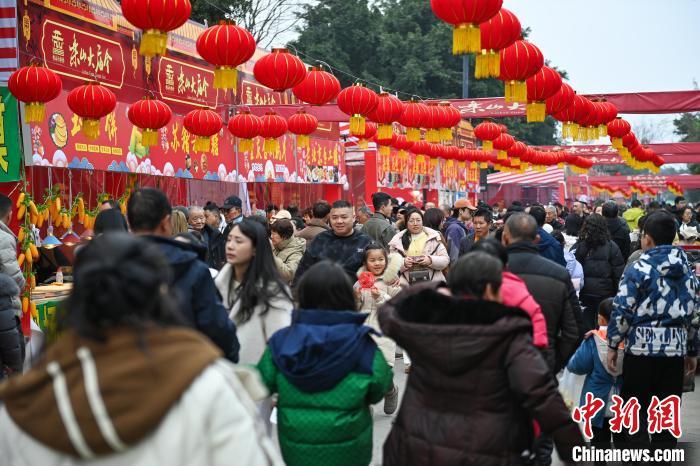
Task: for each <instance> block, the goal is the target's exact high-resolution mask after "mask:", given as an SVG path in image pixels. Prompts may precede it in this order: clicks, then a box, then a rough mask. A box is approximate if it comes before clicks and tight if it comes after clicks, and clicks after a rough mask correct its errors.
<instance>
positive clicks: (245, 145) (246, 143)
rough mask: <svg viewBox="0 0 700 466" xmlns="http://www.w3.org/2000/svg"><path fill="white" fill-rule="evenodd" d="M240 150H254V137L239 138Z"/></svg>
mask: <svg viewBox="0 0 700 466" xmlns="http://www.w3.org/2000/svg"><path fill="white" fill-rule="evenodd" d="M238 150H239V151H241V152H250V151H252V150H253V140H252V139H239V140H238Z"/></svg>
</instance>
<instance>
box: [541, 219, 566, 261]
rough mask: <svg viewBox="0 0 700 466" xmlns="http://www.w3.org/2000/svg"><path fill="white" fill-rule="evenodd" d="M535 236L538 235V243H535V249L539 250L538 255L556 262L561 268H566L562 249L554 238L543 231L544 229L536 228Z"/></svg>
mask: <svg viewBox="0 0 700 466" xmlns="http://www.w3.org/2000/svg"><path fill="white" fill-rule="evenodd" d="M537 234H538V235H540V242H539V243H537V248H538V249H539V250H540V255H541V256H542V257H546V258H547V259H549V260H551V261H552V262H556V263H557V264H559V265H561V266H562V267H566V259H564V248H563V247H562V246H561V244H560V243H559V241H557V240H556V239H554V236H552V235H550V234H549V233H547V232H546V231H544V228H542V227H540V228H538V230H537Z"/></svg>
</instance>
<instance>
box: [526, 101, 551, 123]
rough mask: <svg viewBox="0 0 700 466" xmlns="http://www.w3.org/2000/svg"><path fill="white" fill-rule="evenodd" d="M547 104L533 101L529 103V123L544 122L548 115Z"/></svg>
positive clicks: (527, 113) (527, 108) (527, 111)
mask: <svg viewBox="0 0 700 466" xmlns="http://www.w3.org/2000/svg"><path fill="white" fill-rule="evenodd" d="M546 108H547V106H546V105H545V104H544V102H532V103H529V104H527V107H526V116H527V122H528V123H534V122H538V123H539V122H543V121H544V117H545V116H546V113H545V110H546Z"/></svg>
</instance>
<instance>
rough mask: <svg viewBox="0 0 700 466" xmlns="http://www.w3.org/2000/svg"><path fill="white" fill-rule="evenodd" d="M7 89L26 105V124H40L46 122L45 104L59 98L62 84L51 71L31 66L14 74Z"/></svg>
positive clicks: (42, 67) (24, 67)
mask: <svg viewBox="0 0 700 466" xmlns="http://www.w3.org/2000/svg"><path fill="white" fill-rule="evenodd" d="M7 87H8V88H9V90H10V92H11V93H12V95H14V96H15V97H16V98H17V100H19V101H20V102H24V103H25V107H24V119H25V122H26V123H40V122H42V121H44V104H45V103H46V102H50V101H52V100H54V99H55V98H56V97H58V95H59V94H60V93H61V88H62V83H61V78H59V77H58V75H57V74H56V73H54V72H53V71H51V70H50V69H48V68H46V67H44V66H39V65H36V64H31V65H29V66H23V67H22V68H20V69H18V70H17V71H15V72H14V73H12V75H11V76H10V79H9V81H8V82H7Z"/></svg>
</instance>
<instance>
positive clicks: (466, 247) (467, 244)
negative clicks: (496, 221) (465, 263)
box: [459, 208, 493, 256]
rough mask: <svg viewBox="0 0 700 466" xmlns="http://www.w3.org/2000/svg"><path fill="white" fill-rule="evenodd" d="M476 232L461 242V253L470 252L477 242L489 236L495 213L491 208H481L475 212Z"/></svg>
mask: <svg viewBox="0 0 700 466" xmlns="http://www.w3.org/2000/svg"><path fill="white" fill-rule="evenodd" d="M473 221H474V232H473V233H469V234H468V235H467V236H466V237H465V238H462V242H461V243H460V244H459V255H460V256H462V255H464V254H466V253H468V252H469V251H470V250H471V249H472V246H474V244H475V243H478V242H479V241H481V240H482V239H486V238H488V237H489V235H490V233H491V225H492V224H493V213H492V212H491V210H490V209H487V208H481V209H479V210H477V211H476V212H475V213H474V216H473Z"/></svg>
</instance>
